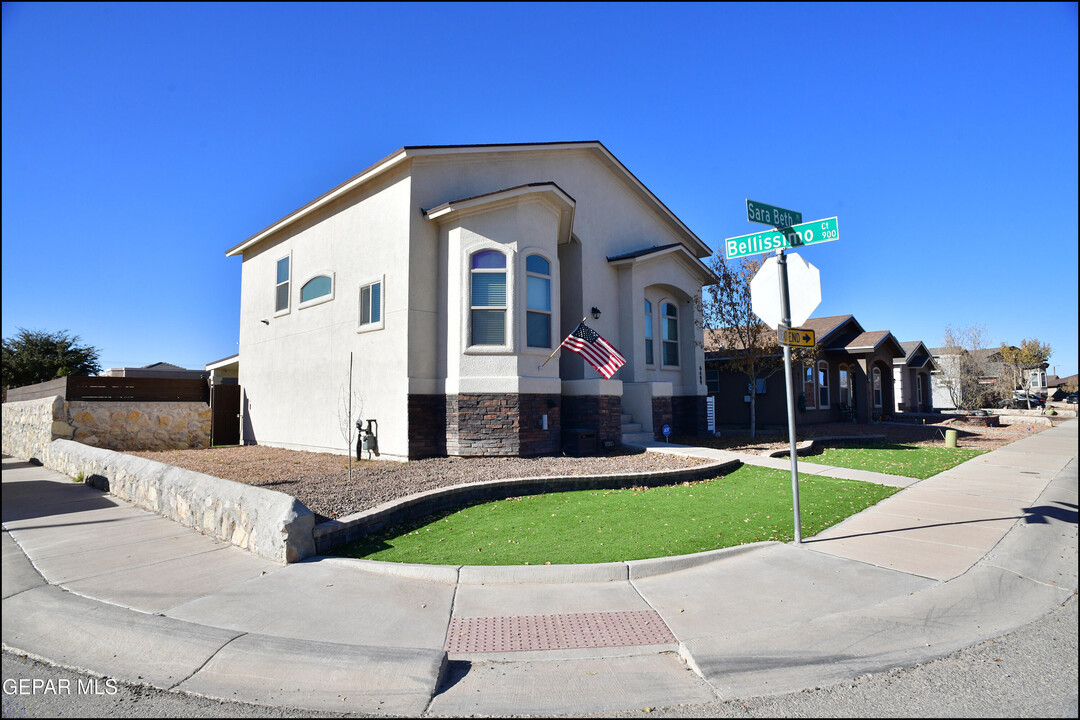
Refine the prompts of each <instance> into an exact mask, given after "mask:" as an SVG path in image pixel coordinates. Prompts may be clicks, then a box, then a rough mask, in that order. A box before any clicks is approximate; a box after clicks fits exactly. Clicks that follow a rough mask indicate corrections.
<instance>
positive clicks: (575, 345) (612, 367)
mask: <svg viewBox="0 0 1080 720" xmlns="http://www.w3.org/2000/svg"><path fill="white" fill-rule="evenodd" d="M561 347H564V348H566V349H567V350H572V351H574V352H576V353H577V354H578V355H581V356H582V357H583V358H585V360H586V361H588V363H589V364H590V365H592V366H593V367H594V368H596V371H597V372H598V373H600V374H601V375H603V376H604V378H605V379H606V380H610V379H611V376H612V375H614V374H615V371H616V370H618V369H619V368H621V367H622V366H623V365H625V364H626V358H624V357H623V356H622V355H621V354H620V353H619V351H618V350H616V349H615V347H614V346H613V345H612V344H611V343H609V342H608V341H607V340H605V339H604V338H602V337H600V333H598V332H596V331H595V330H593V329H592V328H591V327H589V326H588V325H586V324H585V321H584V320H582V321H581V324H579V325H578V326H577V329H576V330H574V332H572V333H570V334H569V335H567V336H566V339H565V340H563V341H562V345H561Z"/></svg>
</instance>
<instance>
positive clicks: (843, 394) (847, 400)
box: [840, 365, 851, 408]
mask: <svg viewBox="0 0 1080 720" xmlns="http://www.w3.org/2000/svg"><path fill="white" fill-rule="evenodd" d="M840 404H841V405H843V406H844V407H846V408H850V407H851V371H850V370H849V369H848V366H847V365H841V366H840Z"/></svg>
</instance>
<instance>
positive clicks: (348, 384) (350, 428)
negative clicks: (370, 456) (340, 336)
mask: <svg viewBox="0 0 1080 720" xmlns="http://www.w3.org/2000/svg"><path fill="white" fill-rule="evenodd" d="M352 369H353V354H352V353H349V372H348V373H346V376H345V378H344V379H343V380H342V382H341V394H340V399H339V401H338V427H339V428H340V430H341V437H342V438H344V439H345V450H346V453H347V454H348V456H349V482H352V459H353V438H355V437H356V433H357V429H356V422H355V421H354V420H353V418H360V417H362V416H363V414H364V396H363V395H361V394H360V392H359V391H358V390H353V371H352Z"/></svg>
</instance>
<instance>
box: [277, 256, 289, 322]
mask: <svg viewBox="0 0 1080 720" xmlns="http://www.w3.org/2000/svg"><path fill="white" fill-rule="evenodd" d="M274 294H275V298H274V312H281V311H283V310H288V309H289V256H288V255H286V256H285V257H283V258H281V259H280V260H278V261H277V285H276V287H275V290H274Z"/></svg>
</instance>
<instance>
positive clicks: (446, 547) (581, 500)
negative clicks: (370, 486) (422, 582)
mask: <svg viewBox="0 0 1080 720" xmlns="http://www.w3.org/2000/svg"><path fill="white" fill-rule="evenodd" d="M799 489H800V492H799V498H800V507H801V510H802V532H803V536H804V537H810V536H812V535H815V534H817V533H819V532H821V531H822V530H824V529H825V528H827V527H829V526H831V525H835V524H836V523H838V522H840V521H841V520H843V519H844V518H846V517H848V516H850V515H853V514H855V513H857V512H859V511H860V510H863V509H864V508H867V507H869V506H871V505H873V504H875V503H877V502H879V501H880V500H882V499H884V498H886V497H888V496H890V495H892V494H893V493H895V492H896V491H897V490H898V488H894V487H887V486H883V485H873V484H870V483H862V482H855V481H849V480H836V479H833V478H821V477H802V478H800V481H799ZM793 527H794V522H793V518H792V511H791V474H790V473H789V472H784V471H780V470H771V469H768V468H760V467H752V466H743V467H741V468H739V469H738V470H736V471H735V472H732V473H731V474H729V475H726V476H724V477H720V478H716V479H713V480H708V481H704V482H697V483H686V484H682V485H674V486H666V487H658V488H649V489H638V490H635V489H622V490H580V491H575V492H565V493H550V494H545V495H532V496H527V497H522V498H512V499H509V500H502V501H498V502H492V503H487V504H484V505H476V506H473V507H469V508H465V509H462V510H459V511H457V512H454V513H451V514H448V515H444V516H441V517H438V518H428V519H426V520H421V521H418V522H416V523H414V524H412V525H410V526H402V527H396V528H392V529H389V530H388V531H387V532H386V533H385V534H382V535H379V536H374V537H371V538H365V539H361V540H358V541H356V542H354V543H351V544H349V545H346V546H344V547H342V548H338V549H337V550H336V551H335V552H334V554H337V555H344V556H348V557H363V558H368V559H371V560H384V561H390V562H410V563H429V564H435V565H525V564H532V565H543V564H546V563H551V564H553V565H557V564H571V563H596V562H616V561H620V560H638V559H642V558H651V557H664V556H668V555H685V554H688V553H695V552H701V551H703V550H716V549H718V548H725V547H732V546H735V545H743V544H745V543H752V542H758V541H762V540H777V541H781V542H784V541H789V540H792V539H793V538H794V530H793Z"/></svg>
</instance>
